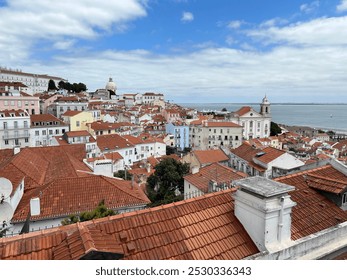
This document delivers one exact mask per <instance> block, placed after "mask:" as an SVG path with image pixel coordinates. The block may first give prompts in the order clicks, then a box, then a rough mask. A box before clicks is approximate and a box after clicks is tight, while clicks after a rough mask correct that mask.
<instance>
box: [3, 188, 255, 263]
mask: <svg viewBox="0 0 347 280" xmlns="http://www.w3.org/2000/svg"><path fill="white" fill-rule="evenodd" d="M231 194H232V191H231V190H227V191H222V192H218V193H213V194H209V195H206V196H201V197H198V198H193V199H190V200H186V201H182V202H178V203H173V204H169V205H164V206H159V207H156V208H151V209H146V210H141V211H138V212H131V213H126V214H121V215H117V216H112V217H107V218H103V219H98V220H94V221H89V222H85V223H83V224H74V225H70V226H66V227H60V228H58V229H55V230H47V231H42V232H40V233H30V234H26V235H21V236H17V237H13V238H2V239H0V259H54V258H56V259H79V258H80V257H81V256H83V255H85V253H86V252H87V251H88V248H90V250H96V251H98V252H104V251H106V250H108V252H110V251H111V252H113V253H123V254H124V256H123V259H129V260H130V259H134V260H145V259H148V260H149V259H155V260H158V259H181V260H184V259H191V260H192V259H195V260H199V259H200V260H209V259H225V260H230V259H242V258H245V257H247V256H251V255H253V254H256V253H258V252H259V251H258V249H257V247H256V246H255V244H254V243H253V241H252V240H251V239H250V237H249V236H248V234H247V233H246V231H245V229H244V228H243V226H242V225H241V223H240V222H239V221H238V220H237V218H236V217H235V216H234V215H233V211H234V204H233V198H232V196H231ZM81 225H82V226H83V227H82V229H83V230H81ZM82 235H83V236H84V237H83V238H84V239H83V238H82ZM102 240H105V241H104V243H103V244H99V242H101V241H102ZM105 243H106V244H105ZM24 244H28V245H26V246H25V245H24ZM108 244H109V245H108ZM117 245H119V246H121V249H122V250H120V247H119V246H117ZM72 248H73V249H72ZM92 248H95V249H92Z"/></svg>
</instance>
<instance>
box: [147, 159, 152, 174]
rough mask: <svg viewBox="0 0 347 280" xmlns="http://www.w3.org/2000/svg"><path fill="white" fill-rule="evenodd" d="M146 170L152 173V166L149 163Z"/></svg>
mask: <svg viewBox="0 0 347 280" xmlns="http://www.w3.org/2000/svg"><path fill="white" fill-rule="evenodd" d="M146 169H147V173H150V172H151V164H150V163H149V162H148V163H147V164H146Z"/></svg>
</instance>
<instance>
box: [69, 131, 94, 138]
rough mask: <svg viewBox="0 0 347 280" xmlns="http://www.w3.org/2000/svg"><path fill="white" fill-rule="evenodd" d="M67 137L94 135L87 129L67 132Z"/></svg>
mask: <svg viewBox="0 0 347 280" xmlns="http://www.w3.org/2000/svg"><path fill="white" fill-rule="evenodd" d="M65 134H66V135H67V137H79V136H90V137H92V135H91V134H90V133H89V132H88V131H87V130H79V131H68V132H65Z"/></svg>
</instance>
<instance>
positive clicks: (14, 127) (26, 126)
mask: <svg viewBox="0 0 347 280" xmlns="http://www.w3.org/2000/svg"><path fill="white" fill-rule="evenodd" d="M29 128H30V127H29V126H28V125H18V126H11V125H7V126H6V127H4V128H3V129H2V130H5V131H6V130H19V129H29Z"/></svg>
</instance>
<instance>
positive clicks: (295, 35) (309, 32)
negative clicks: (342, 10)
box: [247, 16, 347, 46]
mask: <svg viewBox="0 0 347 280" xmlns="http://www.w3.org/2000/svg"><path fill="white" fill-rule="evenodd" d="M247 34H248V35H249V36H250V37H253V38H255V39H258V40H262V41H263V42H264V43H286V44H290V45H301V46H305V45H306V46H307V45H312V46H325V45H332V46H334V45H346V44H347V16H346V17H332V18H317V19H315V20H312V21H309V22H298V23H295V24H292V25H289V26H284V27H277V26H271V27H269V28H263V27H260V28H259V29H254V30H249V31H247Z"/></svg>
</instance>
